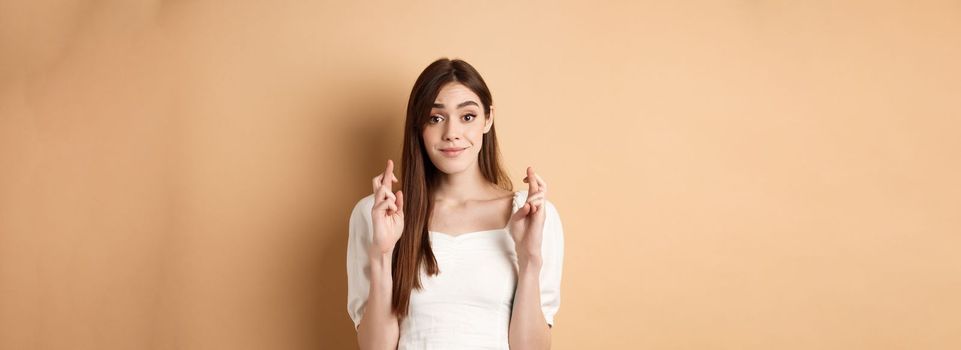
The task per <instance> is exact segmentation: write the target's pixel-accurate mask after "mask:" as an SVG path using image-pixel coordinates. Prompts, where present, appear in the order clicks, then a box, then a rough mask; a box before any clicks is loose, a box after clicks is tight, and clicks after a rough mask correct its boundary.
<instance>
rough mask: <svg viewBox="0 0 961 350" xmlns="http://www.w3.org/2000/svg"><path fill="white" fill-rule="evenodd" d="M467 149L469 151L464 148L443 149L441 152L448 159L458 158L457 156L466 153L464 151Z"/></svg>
mask: <svg viewBox="0 0 961 350" xmlns="http://www.w3.org/2000/svg"><path fill="white" fill-rule="evenodd" d="M466 149H467V147H463V148H442V149H441V150H440V152H441V153H443V154H444V156H446V157H457V156H459V155H460V154H461V153H464V150H466Z"/></svg>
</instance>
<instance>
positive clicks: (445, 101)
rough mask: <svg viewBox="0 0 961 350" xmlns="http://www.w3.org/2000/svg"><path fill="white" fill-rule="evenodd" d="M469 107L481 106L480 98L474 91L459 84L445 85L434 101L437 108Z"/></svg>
mask: <svg viewBox="0 0 961 350" xmlns="http://www.w3.org/2000/svg"><path fill="white" fill-rule="evenodd" d="M470 102H474V103H473V104H471V103H470ZM468 105H478V106H479V105H480V98H479V97H478V96H477V94H475V93H474V91H472V90H471V89H469V88H468V87H466V86H464V85H463V84H459V83H451V84H447V85H445V86H444V87H443V88H441V90H440V92H439V93H437V98H436V99H434V107H435V108H461V107H465V106H468Z"/></svg>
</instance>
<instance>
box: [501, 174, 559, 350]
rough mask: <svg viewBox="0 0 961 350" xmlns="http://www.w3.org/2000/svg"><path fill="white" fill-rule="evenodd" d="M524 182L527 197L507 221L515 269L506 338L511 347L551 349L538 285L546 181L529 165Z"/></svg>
mask: <svg viewBox="0 0 961 350" xmlns="http://www.w3.org/2000/svg"><path fill="white" fill-rule="evenodd" d="M524 182H527V183H528V185H529V187H530V188H529V190H528V192H527V193H528V197H527V201H526V203H525V204H524V206H523V207H522V208H520V209H518V210H517V212H515V213H514V215H513V216H511V223H510V229H511V237H512V238H513V239H514V247H515V251H516V253H517V267H518V271H517V289H516V290H515V292H514V306H513V310H512V312H511V323H510V329H509V333H508V342H509V343H510V347H511V349H550V347H551V328H550V327H549V326H548V322H547V319H545V317H544V312H543V311H542V309H541V285H540V275H541V269H542V268H543V267H544V256H543V253H542V251H543V250H542V245H543V240H544V239H543V238H544V221H545V217H546V214H547V206H546V203H547V199H546V195H547V184H546V183H545V182H544V181H543V180H542V179H541V178H540V176H537V174H535V173H534V169H533V168H531V167H528V168H527V177H526V178H524Z"/></svg>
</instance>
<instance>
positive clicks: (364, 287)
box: [347, 194, 374, 330]
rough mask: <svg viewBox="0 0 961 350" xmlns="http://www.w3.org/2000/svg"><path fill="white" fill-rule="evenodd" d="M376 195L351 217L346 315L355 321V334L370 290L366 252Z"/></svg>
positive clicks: (367, 199) (361, 203) (359, 204)
mask: <svg viewBox="0 0 961 350" xmlns="http://www.w3.org/2000/svg"><path fill="white" fill-rule="evenodd" d="M373 207H374V195H373V194H371V195H369V196H367V197H364V198H363V199H361V200H360V201H358V202H357V205H355V206H354V209H353V211H351V213H350V222H349V224H348V229H347V231H348V237H347V314H348V315H350V319H351V320H353V321H354V330H357V326H359V325H360V319H361V317H363V316H364V307H366V306H367V296H368V294H369V293H368V291H369V290H370V262H369V261H368V259H367V248H368V247H369V246H370V242H371V239H372V238H371V237H372V233H373V227H374V226H373V223H372V221H371V209H372V208H373Z"/></svg>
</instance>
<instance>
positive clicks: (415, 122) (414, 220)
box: [391, 58, 513, 318]
mask: <svg viewBox="0 0 961 350" xmlns="http://www.w3.org/2000/svg"><path fill="white" fill-rule="evenodd" d="M453 82H457V83H460V84H463V85H464V86H466V87H467V88H468V89H470V90H471V91H473V92H474V93H475V94H477V96H478V97H480V100H481V104H482V105H483V106H484V116H485V117H486V118H490V108H491V105H492V104H493V100H492V98H491V93H490V90H489V89H488V88H487V83H485V82H484V79H483V78H481V76H480V73H478V72H477V70H476V69H474V67H472V66H471V65H470V64H468V63H467V62H464V61H462V60H459V59H454V60H451V59H447V58H441V59H438V60H436V61H434V62H433V63H431V64H430V65H428V66H427V68H425V69H424V71H423V72H421V73H420V76H418V77H417V81H416V82H414V88H413V89H412V90H411V92H410V99H409V100H408V102H407V121H406V122H405V123H404V151H403V158H402V162H401V176H402V181H403V186H402V187H403V191H404V233H403V234H402V235H401V236H400V240H398V241H397V244H396V245H395V246H394V255H393V259H392V261H391V270H392V275H393V300H392V304H391V309H392V310H393V312H394V314H396V315H397V316H398V317H400V318H403V317H405V316H407V312H408V307H409V305H410V294H411V291H412V290H413V289H414V288H417V289H420V288H421V283H420V271H421V268H424V269H426V271H427V274H428V275H437V274H438V273H440V270H439V269H438V267H437V259H436V258H435V257H434V251H433V250H432V249H431V246H430V236H429V235H428V234H427V223H428V222H429V221H430V215H431V212H432V211H433V208H434V200H433V195H432V194H433V192H434V189H435V188H437V183H438V180H439V179H440V175H441V173H440V170H438V169H437V168H436V167H435V166H434V163H432V162H431V161H430V158H429V157H428V155H427V150H426V148H425V147H424V142H423V140H422V137H423V130H424V126H425V125H426V124H427V121H428V120H429V119H430V110H431V108H432V107H433V104H434V99H435V98H437V94H438V93H439V92H440V90H441V88H442V87H444V85H446V84H448V83H453ZM478 166H479V167H480V171H481V174H483V176H484V178H485V179H487V181H490V182H491V183H493V184H495V185H498V186H500V187H501V188H503V189H506V190H509V191H512V190H513V185H512V184H511V181H510V178H509V177H508V175H507V173H506V172H505V171H504V170H503V169H502V168H501V165H500V158H499V151H498V148H497V133H496V132H495V130H494V125H492V126H491V128H490V131H488V132H487V133H486V134H484V137H483V142H482V144H481V150H480V154H479V155H478Z"/></svg>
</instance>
